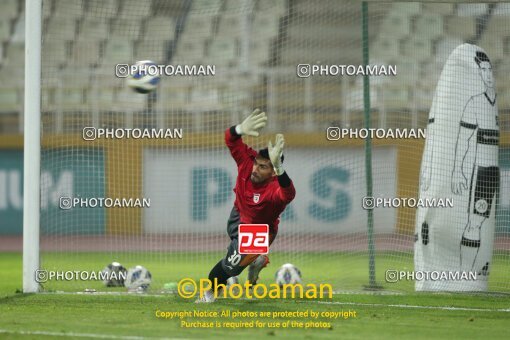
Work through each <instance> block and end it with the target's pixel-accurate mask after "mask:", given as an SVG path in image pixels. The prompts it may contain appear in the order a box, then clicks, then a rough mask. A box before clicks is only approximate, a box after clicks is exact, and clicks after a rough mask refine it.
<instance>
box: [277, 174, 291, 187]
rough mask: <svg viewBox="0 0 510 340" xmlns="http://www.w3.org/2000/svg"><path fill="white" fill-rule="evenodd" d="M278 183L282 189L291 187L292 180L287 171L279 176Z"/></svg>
mask: <svg viewBox="0 0 510 340" xmlns="http://www.w3.org/2000/svg"><path fill="white" fill-rule="evenodd" d="M278 183H279V184H280V186H281V187H282V188H287V187H289V186H290V183H291V180H290V177H289V175H287V171H284V172H283V174H281V175H280V176H278Z"/></svg>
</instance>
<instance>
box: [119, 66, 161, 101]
mask: <svg viewBox="0 0 510 340" xmlns="http://www.w3.org/2000/svg"><path fill="white" fill-rule="evenodd" d="M157 66H158V65H157V64H156V63H155V62H153V61H151V60H142V61H137V62H136V63H135V65H134V69H133V71H134V73H132V74H130V75H129V77H128V78H127V85H128V86H129V87H131V88H132V89H133V90H134V91H136V92H138V93H149V92H151V91H154V90H155V89H156V87H157V86H158V84H159V81H160V80H161V75H160V74H159V69H158V67H157Z"/></svg>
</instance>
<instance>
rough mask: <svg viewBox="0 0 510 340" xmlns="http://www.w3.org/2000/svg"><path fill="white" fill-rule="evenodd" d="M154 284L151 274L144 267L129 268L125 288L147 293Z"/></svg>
mask: <svg viewBox="0 0 510 340" xmlns="http://www.w3.org/2000/svg"><path fill="white" fill-rule="evenodd" d="M151 282H152V275H151V272H150V271H148V270H147V268H145V267H143V266H136V267H133V268H129V270H128V272H127V277H126V280H125V281H124V286H125V287H126V288H127V289H128V290H129V291H146V290H147V289H148V288H149V286H150V284H151Z"/></svg>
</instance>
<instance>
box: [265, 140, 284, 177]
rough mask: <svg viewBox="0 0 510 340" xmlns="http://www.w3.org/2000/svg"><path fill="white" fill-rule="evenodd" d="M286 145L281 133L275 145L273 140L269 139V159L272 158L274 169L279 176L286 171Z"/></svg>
mask: <svg viewBox="0 0 510 340" xmlns="http://www.w3.org/2000/svg"><path fill="white" fill-rule="evenodd" d="M284 145H285V139H284V138H283V135H282V134H281V133H279V134H277V135H276V141H275V143H274V146H273V143H271V141H269V143H268V145H267V150H268V151H269V159H270V160H271V163H273V169H274V171H275V172H276V175H277V176H280V175H281V174H283V172H284V171H285V170H283V166H282V154H283V147H284Z"/></svg>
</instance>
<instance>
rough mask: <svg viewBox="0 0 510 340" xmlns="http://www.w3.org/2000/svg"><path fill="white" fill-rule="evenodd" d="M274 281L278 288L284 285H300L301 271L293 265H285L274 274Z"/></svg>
mask: <svg viewBox="0 0 510 340" xmlns="http://www.w3.org/2000/svg"><path fill="white" fill-rule="evenodd" d="M275 280H276V283H277V284H278V285H279V286H280V287H282V286H283V285H284V284H301V271H300V270H299V269H298V268H297V267H296V266H294V265H293V264H290V263H286V264H284V265H283V266H281V267H280V268H279V269H278V271H277V272H276V274H275Z"/></svg>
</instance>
